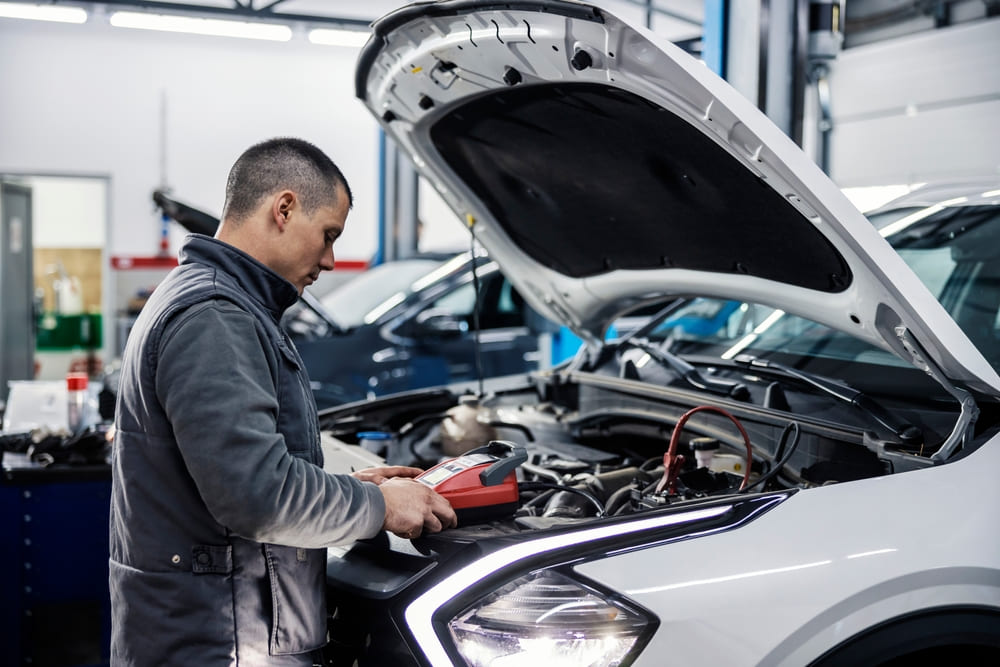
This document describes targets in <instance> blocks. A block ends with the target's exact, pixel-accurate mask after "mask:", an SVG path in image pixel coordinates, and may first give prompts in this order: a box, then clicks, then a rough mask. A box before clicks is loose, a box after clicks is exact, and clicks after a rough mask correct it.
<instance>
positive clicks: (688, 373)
mask: <svg viewBox="0 0 1000 667" xmlns="http://www.w3.org/2000/svg"><path fill="white" fill-rule="evenodd" d="M619 343H620V344H628V345H631V346H633V347H637V348H639V349H640V350H642V351H643V352H645V353H646V354H648V355H649V356H650V357H652V358H653V359H656V360H657V361H658V362H660V363H661V364H664V365H666V366H667V367H669V368H670V370H672V371H674V372H675V373H677V374H678V375H679V376H680V377H681V379H683V380H684V381H685V382H686V383H687V384H689V385H690V386H692V387H694V388H695V389H700V390H702V391H708V392H711V393H713V394H718V395H720V396H728V397H729V398H732V399H735V400H737V401H745V400H747V399H749V398H750V390H749V389H747V386H746V385H745V384H743V383H742V382H737V381H736V380H728V379H726V378H720V377H713V376H708V375H703V374H702V372H701V371H699V370H698V369H697V368H695V367H694V366H692V365H691V364H689V363H688V362H686V361H684V360H683V359H681V358H680V357H678V356H677V355H676V354H674V353H673V352H669V351H667V350H666V349H664V348H663V347H659V346H657V345H653V344H651V343H649V342H648V341H646V340H645V339H642V338H632V337H629V338H626V339H622V340H621V341H619Z"/></svg>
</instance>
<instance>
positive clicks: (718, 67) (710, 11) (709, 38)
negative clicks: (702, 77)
mask: <svg viewBox="0 0 1000 667" xmlns="http://www.w3.org/2000/svg"><path fill="white" fill-rule="evenodd" d="M728 17H729V0H705V21H704V24H703V27H702V33H701V58H702V60H704V61H705V64H706V65H708V67H709V69H711V70H712V71H713V72H715V73H716V74H718V75H719V76H721V77H722V78H723V79H725V78H726V76H727V72H726V43H727V37H728V35H727V34H726V25H727V22H728Z"/></svg>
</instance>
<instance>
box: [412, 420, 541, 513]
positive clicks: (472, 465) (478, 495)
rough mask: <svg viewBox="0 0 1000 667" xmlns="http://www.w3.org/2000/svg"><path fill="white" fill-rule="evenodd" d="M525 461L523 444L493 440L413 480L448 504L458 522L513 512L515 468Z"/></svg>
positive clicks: (526, 457) (514, 508)
mask: <svg viewBox="0 0 1000 667" xmlns="http://www.w3.org/2000/svg"><path fill="white" fill-rule="evenodd" d="M527 460H528V453H527V451H526V450H525V449H524V447H517V446H516V445H514V443H512V442H507V441H505V440H493V441H491V442H490V443H489V444H487V445H485V446H483V447H479V448H477V449H473V450H471V451H469V452H466V453H465V454H463V455H462V456H459V457H457V458H454V459H450V460H448V461H444V462H443V463H439V464H437V465H436V466H434V467H433V468H431V469H429V470H427V471H426V472H424V473H423V474H421V475H420V476H419V477H417V478H416V479H417V481H418V482H423V483H424V484H426V485H427V486H430V487H431V488H433V489H434V490H435V491H437V492H438V493H440V494H441V495H442V496H444V497H445V498H446V499H447V500H448V502H449V503H451V506H452V508H453V509H454V510H455V514H456V515H458V522H459V524H460V525H461V524H465V523H469V522H473V521H483V520H486V519H491V518H497V517H501V516H507V515H510V514H512V513H513V512H514V511H515V510H516V509H517V506H518V488H517V468H518V466H520V465H521V464H522V463H524V462H525V461H527Z"/></svg>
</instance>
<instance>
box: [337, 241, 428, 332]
mask: <svg viewBox="0 0 1000 667" xmlns="http://www.w3.org/2000/svg"><path fill="white" fill-rule="evenodd" d="M440 264H441V260H438V259H423V258H421V259H401V260H397V261H394V262H389V263H386V264H379V265H378V266H373V267H372V268H370V269H368V270H367V271H365V272H364V273H361V274H359V275H358V276H356V277H355V278H352V279H351V280H348V281H347V282H346V283H344V284H342V285H340V286H339V287H337V288H336V289H334V290H333V291H332V292H330V293H329V294H327V295H326V296H324V297H323V298H322V299H320V303H322V304H323V308H325V309H326V311H327V312H328V313H329V314H330V316H331V317H333V319H334V320H335V321H336V322H337V323H338V324H339V325H340V326H341V327H343V328H345V329H352V328H354V327H357V326H361V325H362V324H364V323H365V316H366V315H367V314H368V313H370V312H371V311H373V310H375V309H376V308H378V307H379V306H380V305H381V304H383V303H385V302H386V301H387V300H389V299H391V298H393V297H394V296H395V295H396V294H402V293H406V292H408V291H409V290H410V286H411V285H412V284H413V283H414V282H416V281H417V279H418V278H420V277H422V276H424V275H426V274H428V273H430V272H431V271H432V270H434V269H435V268H436V267H437V266H439V265H440Z"/></svg>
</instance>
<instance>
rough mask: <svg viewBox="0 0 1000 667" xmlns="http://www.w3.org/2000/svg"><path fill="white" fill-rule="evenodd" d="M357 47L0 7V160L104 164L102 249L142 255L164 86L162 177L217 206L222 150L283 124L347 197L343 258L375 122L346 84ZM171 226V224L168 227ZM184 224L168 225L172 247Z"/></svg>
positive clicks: (236, 149)
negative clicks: (79, 20)
mask: <svg viewBox="0 0 1000 667" xmlns="http://www.w3.org/2000/svg"><path fill="white" fill-rule="evenodd" d="M356 57H357V49H348V48H342V47H328V46H317V45H312V44H309V43H308V42H307V41H306V40H305V39H304V38H303V37H302V35H297V36H296V38H294V39H293V40H292V42H288V43H271V42H260V41H251V40H241V39H226V38H218V37H200V36H193V35H178V34H170V33H159V32H148V31H138V30H128V29H121V28H112V27H110V26H108V25H107V23H106V20H105V19H104V18H102V17H100V16H98V17H94V16H92V17H91V19H90V20H89V22H88V23H87V24H85V25H64V24H49V23H42V22H35V21H20V20H14V19H0V173H4V172H14V173H36V174H52V173H55V174H62V175H65V174H88V175H106V176H108V177H110V181H111V196H110V205H109V207H110V212H109V217H110V224H111V233H110V245H111V247H110V248H109V254H111V255H126V256H147V255H154V254H155V253H156V252H157V250H158V243H159V219H158V217H157V216H156V214H155V212H154V208H153V204H152V200H151V199H150V195H151V193H152V191H153V189H154V188H156V187H157V186H159V185H160V184H161V179H162V174H161V171H162V168H161V163H163V155H164V152H163V151H161V146H160V144H161V108H162V107H163V106H164V105H163V103H162V100H164V99H165V102H166V104H165V106H166V114H165V119H166V122H165V124H163V125H164V126H165V128H166V134H165V136H166V142H165V143H166V151H165V155H166V160H165V166H166V184H167V185H169V186H170V187H171V188H172V191H173V194H174V196H176V197H177V198H178V199H180V200H182V201H184V202H186V203H190V204H192V205H194V206H197V207H199V208H202V209H204V210H206V211H208V212H210V213H213V214H216V215H218V214H219V213H221V209H222V203H223V198H224V187H225V180H226V176H227V173H228V170H229V167H230V166H231V164H232V162H233V161H234V160H235V159H236V157H237V156H238V155H239V154H240V153H241V152H242V151H243V150H244V149H245V148H247V147H248V146H250V145H251V144H253V143H255V142H257V141H259V140H261V139H265V138H269V137H273V136H279V135H292V136H299V137H302V138H305V139H307V140H309V141H312V142H314V143H316V144H317V145H318V146H319V147H320V148H322V149H324V150H325V151H326V152H327V153H328V154H329V155H330V156H331V157H332V158H333V159H334V161H335V162H337V163H338V165H339V166H340V167H341V169H342V170H343V171H344V173H345V174H346V176H347V178H348V181H349V182H350V184H351V187H352V190H353V191H354V196H355V206H354V211H353V212H352V214H351V216H350V218H349V219H348V226H347V230H346V233H345V235H344V237H343V239H342V240H341V241H339V242H338V245H339V252H338V257H339V258H341V259H360V260H367V259H368V258H369V257H370V255H371V254H372V253H373V252H374V251H375V244H376V238H377V237H376V230H375V225H376V222H377V213H378V202H377V194H378V190H377V182H378V174H377V170H378V130H377V126H376V124H375V122H374V120H372V119H371V118H370V116H369V115H368V113H367V112H366V111H365V110H364V108H363V106H362V105H361V103H360V102H359V101H358V100H357V99H356V98H355V97H354V79H353V71H354V64H355V60H356ZM175 227H176V226H175ZM183 233H184V232H183V230H181V229H180V228H179V227H177V230H176V231H175V232H172V238H171V240H172V248H171V249H172V250H175V249H176V245H177V243H178V242H179V239H180V237H181V236H182V235H183Z"/></svg>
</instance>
